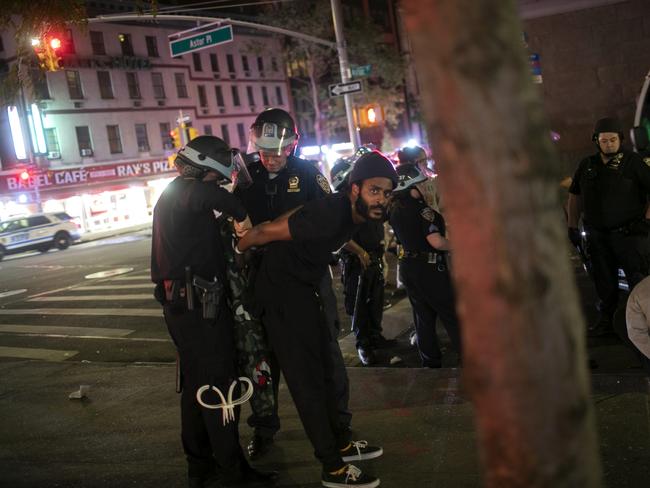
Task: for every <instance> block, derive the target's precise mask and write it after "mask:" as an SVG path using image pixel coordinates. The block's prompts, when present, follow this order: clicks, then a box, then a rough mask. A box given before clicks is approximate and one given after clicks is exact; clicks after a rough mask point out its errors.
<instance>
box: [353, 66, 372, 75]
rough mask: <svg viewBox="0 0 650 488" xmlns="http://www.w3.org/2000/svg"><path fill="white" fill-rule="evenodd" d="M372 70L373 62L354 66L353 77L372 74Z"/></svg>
mask: <svg viewBox="0 0 650 488" xmlns="http://www.w3.org/2000/svg"><path fill="white" fill-rule="evenodd" d="M371 72H372V65H371V64H364V65H363V66H352V77H353V78H359V77H362V76H370V73H371Z"/></svg>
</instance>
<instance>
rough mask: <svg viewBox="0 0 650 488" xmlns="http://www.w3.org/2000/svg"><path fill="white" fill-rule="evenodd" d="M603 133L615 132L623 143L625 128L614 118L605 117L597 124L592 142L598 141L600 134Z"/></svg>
mask: <svg viewBox="0 0 650 488" xmlns="http://www.w3.org/2000/svg"><path fill="white" fill-rule="evenodd" d="M603 132H612V133H614V132H615V133H617V134H618V137H619V138H620V139H621V141H623V137H624V136H623V127H622V126H621V122H620V121H619V120H618V119H616V118H614V117H604V118H602V119H599V120H598V121H597V122H596V125H595V126H594V133H593V136H592V140H593V141H598V134H602V133H603Z"/></svg>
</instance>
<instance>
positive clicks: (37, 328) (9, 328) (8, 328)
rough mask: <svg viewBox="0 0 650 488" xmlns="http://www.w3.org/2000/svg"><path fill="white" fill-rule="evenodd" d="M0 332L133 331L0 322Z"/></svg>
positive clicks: (86, 333)
mask: <svg viewBox="0 0 650 488" xmlns="http://www.w3.org/2000/svg"><path fill="white" fill-rule="evenodd" d="M0 332H5V333H7V332H8V333H16V334H49V335H74V336H76V337H85V336H103V337H124V336H127V335H129V334H132V333H133V332H134V331H133V330H131V329H108V328H105V327H59V326H49V325H17V324H0Z"/></svg>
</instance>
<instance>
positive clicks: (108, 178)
mask: <svg viewBox="0 0 650 488" xmlns="http://www.w3.org/2000/svg"><path fill="white" fill-rule="evenodd" d="M175 171H176V169H175V168H174V166H173V164H172V163H170V161H168V160H166V159H164V160H150V161H136V162H132V163H118V164H107V165H102V166H83V167H79V168H69V169H52V170H42V171H41V172H40V173H37V174H34V175H33V176H32V177H30V178H29V179H27V180H22V179H21V178H20V172H19V171H17V172H16V173H14V174H6V175H0V194H2V193H13V192H20V191H25V190H31V189H34V188H38V189H39V190H48V189H52V190H55V189H59V188H69V187H72V186H78V185H92V184H94V183H104V182H117V183H119V182H122V181H128V180H133V179H134V178H147V177H151V176H156V175H164V174H166V173H171V172H175Z"/></svg>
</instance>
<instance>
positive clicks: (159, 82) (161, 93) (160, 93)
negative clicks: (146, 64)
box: [151, 73, 165, 99]
mask: <svg viewBox="0 0 650 488" xmlns="http://www.w3.org/2000/svg"><path fill="white" fill-rule="evenodd" d="M151 84H152V85H153V97H154V98H157V99H161V98H165V84H164V83H163V77H162V73H151Z"/></svg>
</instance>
